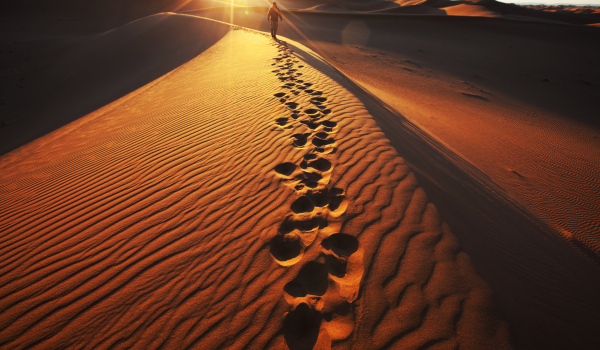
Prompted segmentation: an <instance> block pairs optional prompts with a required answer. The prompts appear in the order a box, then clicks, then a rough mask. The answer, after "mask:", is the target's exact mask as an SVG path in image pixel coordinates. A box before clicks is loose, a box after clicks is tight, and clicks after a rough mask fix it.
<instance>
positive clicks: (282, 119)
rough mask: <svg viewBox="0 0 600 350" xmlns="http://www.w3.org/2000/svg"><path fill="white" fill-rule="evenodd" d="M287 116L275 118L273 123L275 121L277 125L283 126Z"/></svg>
mask: <svg viewBox="0 0 600 350" xmlns="http://www.w3.org/2000/svg"><path fill="white" fill-rule="evenodd" d="M287 121H288V118H278V119H275V123H277V125H280V126H284V125H285V124H287Z"/></svg>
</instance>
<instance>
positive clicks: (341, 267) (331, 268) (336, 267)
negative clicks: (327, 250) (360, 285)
mask: <svg viewBox="0 0 600 350" xmlns="http://www.w3.org/2000/svg"><path fill="white" fill-rule="evenodd" d="M324 255H325V256H324V257H325V266H326V267H327V272H329V274H331V275H333V276H335V277H339V278H344V276H346V267H347V266H348V260H345V259H338V258H337V257H335V256H333V255H327V254H324Z"/></svg>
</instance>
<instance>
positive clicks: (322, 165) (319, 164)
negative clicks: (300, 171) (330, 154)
mask: <svg viewBox="0 0 600 350" xmlns="http://www.w3.org/2000/svg"><path fill="white" fill-rule="evenodd" d="M308 167H310V168H313V169H317V170H319V171H322V172H325V171H328V170H329V169H331V162H330V161H328V160H327V159H324V158H319V159H316V160H313V161H312V162H309V163H308Z"/></svg>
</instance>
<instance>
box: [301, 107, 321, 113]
mask: <svg viewBox="0 0 600 350" xmlns="http://www.w3.org/2000/svg"><path fill="white" fill-rule="evenodd" d="M304 113H306V114H317V113H319V111H318V110H316V109H314V108H308V109H305V110H304Z"/></svg>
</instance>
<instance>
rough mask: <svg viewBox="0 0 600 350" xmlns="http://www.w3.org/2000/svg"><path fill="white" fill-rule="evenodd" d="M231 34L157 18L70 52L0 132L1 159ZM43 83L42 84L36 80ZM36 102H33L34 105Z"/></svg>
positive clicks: (190, 22)
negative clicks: (0, 139) (15, 149)
mask: <svg viewBox="0 0 600 350" xmlns="http://www.w3.org/2000/svg"><path fill="white" fill-rule="evenodd" d="M226 32H227V31H226V30H225V29H224V28H221V27H214V28H213V27H207V26H206V25H205V24H204V23H198V21H195V20H193V19H192V18H189V17H188V18H186V17H182V18H177V19H176V20H175V19H174V18H173V17H172V16H168V15H166V14H156V15H153V16H149V17H144V18H142V19H139V20H136V21H134V22H131V23H128V24H126V25H124V26H121V27H119V28H116V29H113V30H110V31H108V32H105V33H101V34H99V35H92V36H90V37H89V38H88V39H86V40H84V41H82V42H81V43H78V44H76V45H74V46H73V47H70V48H69V49H68V50H67V51H66V52H64V53H63V54H61V55H60V56H59V58H58V59H57V63H56V64H55V65H53V66H51V67H47V72H49V74H48V76H44V77H41V79H39V80H40V83H38V85H39V87H38V88H37V91H32V92H31V94H30V95H28V96H25V98H24V99H22V101H21V103H20V104H18V105H15V109H14V110H9V111H7V113H8V115H9V116H10V119H11V120H10V121H9V123H8V124H7V126H6V127H5V128H2V129H0V136H1V137H2V142H1V143H0V153H5V152H7V151H9V150H12V149H14V148H16V147H18V146H21V145H23V144H25V143H27V142H29V141H32V140H34V139H35V138H37V137H40V136H42V135H45V134H47V133H48V132H50V131H52V130H54V129H56V128H58V127H61V126H63V125H65V124H67V123H70V122H71V121H73V120H75V119H77V118H80V117H82V116H84V115H86V114H88V113H90V112H92V111H94V110H96V109H98V108H100V107H102V106H104V105H106V104H108V103H110V102H112V101H115V100H117V99H118V98H120V97H122V96H124V95H126V94H128V93H129V92H131V91H133V90H135V89H137V88H139V87H142V86H143V85H145V84H147V83H150V82H151V81H153V80H154V79H156V78H158V77H160V76H161V75H163V74H165V73H167V72H169V71H171V70H173V69H175V68H176V67H178V66H180V65H181V64H183V63H185V62H187V61H189V60H190V59H192V58H193V57H195V56H196V55H198V54H199V53H201V52H202V51H203V50H205V49H207V48H209V47H210V46H211V45H213V44H214V43H216V42H217V41H218V40H219V39H220V38H221V37H223V35H225V34H226ZM36 79H38V78H36ZM32 100H33V101H34V102H32Z"/></svg>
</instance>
